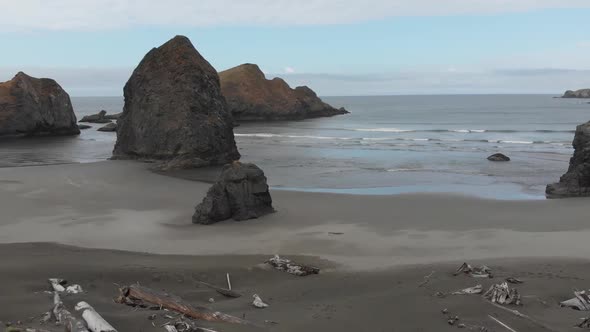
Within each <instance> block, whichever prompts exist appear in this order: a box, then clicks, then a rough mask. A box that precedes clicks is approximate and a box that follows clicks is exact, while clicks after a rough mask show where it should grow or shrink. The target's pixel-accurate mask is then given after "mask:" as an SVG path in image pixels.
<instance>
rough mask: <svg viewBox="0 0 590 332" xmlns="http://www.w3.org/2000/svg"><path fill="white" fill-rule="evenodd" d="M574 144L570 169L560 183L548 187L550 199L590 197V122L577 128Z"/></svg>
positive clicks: (547, 191)
mask: <svg viewBox="0 0 590 332" xmlns="http://www.w3.org/2000/svg"><path fill="white" fill-rule="evenodd" d="M573 144H574V149H575V151H574V156H573V157H572V158H571V159H570V166H569V169H568V171H567V173H565V174H564V175H563V176H562V177H561V179H560V180H559V182H558V183H554V184H550V185H548V186H547V190H546V193H547V197H548V198H562V197H579V196H590V122H587V123H585V124H581V125H579V126H578V127H577V129H576V136H575V137H574V143H573Z"/></svg>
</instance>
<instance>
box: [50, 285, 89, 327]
mask: <svg viewBox="0 0 590 332" xmlns="http://www.w3.org/2000/svg"><path fill="white" fill-rule="evenodd" d="M53 315H54V316H55V320H56V322H57V323H59V324H63V326H64V328H65V331H66V332H88V329H87V328H86V324H84V322H83V321H81V320H79V319H77V318H76V317H74V316H73V315H72V313H71V312H69V311H68V310H67V309H66V307H65V305H64V304H63V302H62V301H61V298H60V297H59V294H58V292H55V293H54V294H53Z"/></svg>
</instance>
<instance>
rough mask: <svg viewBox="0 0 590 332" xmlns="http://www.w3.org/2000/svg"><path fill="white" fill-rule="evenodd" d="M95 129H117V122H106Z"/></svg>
mask: <svg viewBox="0 0 590 332" xmlns="http://www.w3.org/2000/svg"><path fill="white" fill-rule="evenodd" d="M97 130H98V131H106V132H113V131H117V123H116V122H111V123H108V124H106V125H105V126H102V127H100V128H98V129H97Z"/></svg>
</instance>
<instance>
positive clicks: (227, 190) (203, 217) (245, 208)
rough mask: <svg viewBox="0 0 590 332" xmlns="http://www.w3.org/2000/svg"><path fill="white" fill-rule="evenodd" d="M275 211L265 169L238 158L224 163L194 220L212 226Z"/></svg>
mask: <svg viewBox="0 0 590 332" xmlns="http://www.w3.org/2000/svg"><path fill="white" fill-rule="evenodd" d="M272 212H274V209H273V207H272V198H271V196H270V193H269V191H268V184H267V183H266V176H264V172H263V171H262V170H261V169H260V168H259V167H258V166H256V165H254V164H247V163H241V162H239V161H235V162H233V163H231V164H229V165H226V166H224V168H223V171H222V172H221V175H220V177H219V180H218V181H217V182H216V183H215V184H214V185H213V186H212V187H211V188H210V189H209V191H208V192H207V196H206V197H205V199H203V202H201V203H200V204H199V205H198V206H197V207H196V209H195V214H194V215H193V223H195V224H204V225H209V224H213V223H216V222H219V221H223V220H227V219H230V218H231V219H233V220H235V221H241V220H246V219H254V218H258V217H261V216H263V215H265V214H269V213H272Z"/></svg>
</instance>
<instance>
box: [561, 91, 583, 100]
mask: <svg viewBox="0 0 590 332" xmlns="http://www.w3.org/2000/svg"><path fill="white" fill-rule="evenodd" d="M561 98H590V89H580V90H576V91H573V90H567V91H566V92H565V93H564V94H563V96H562V97H561Z"/></svg>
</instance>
